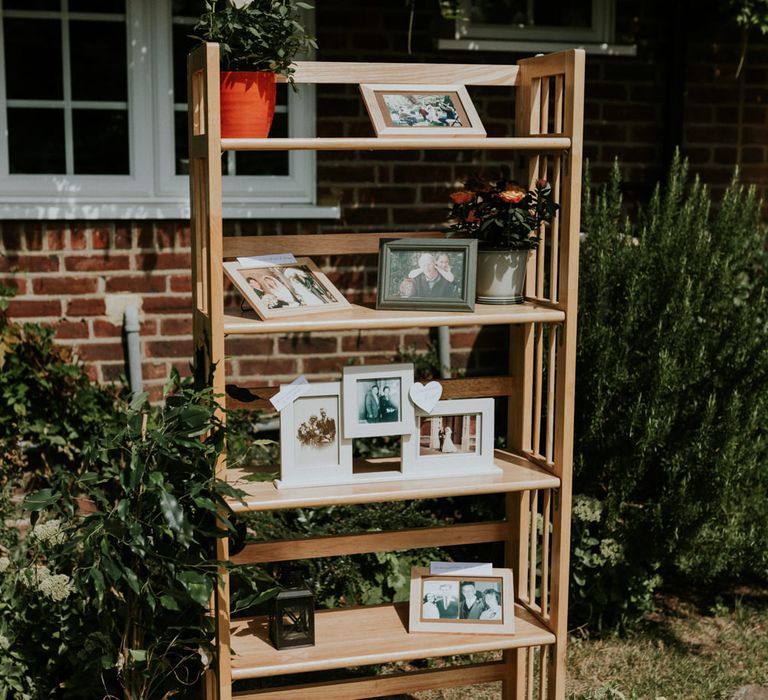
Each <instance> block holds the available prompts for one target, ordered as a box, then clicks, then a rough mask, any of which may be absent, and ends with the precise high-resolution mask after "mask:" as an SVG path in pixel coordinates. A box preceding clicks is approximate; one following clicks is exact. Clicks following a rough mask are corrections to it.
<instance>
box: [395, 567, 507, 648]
mask: <svg viewBox="0 0 768 700" xmlns="http://www.w3.org/2000/svg"><path fill="white" fill-rule="evenodd" d="M513 581H514V576H513V574H512V570H511V569H491V573H490V574H489V575H488V576H474V575H471V576H455V575H432V574H430V572H429V567H426V566H414V567H412V568H411V595H410V602H409V606H408V631H409V632H433V633H434V632H448V633H450V634H505V635H511V634H514V633H515V600H514V589H513ZM469 586H472V589H473V591H474V595H475V598H474V600H477V603H476V604H473V605H472V607H471V608H469V607H468V606H467V604H466V603H468V602H469V599H468V598H465V594H469V593H471V592H472V590H471V589H469ZM442 593H444V594H445V595H444V597H442V595H441V594H442ZM430 598H433V599H430ZM441 598H442V599H441ZM443 600H445V601H446V602H445V603H442V601H443ZM441 603H442V604H441Z"/></svg>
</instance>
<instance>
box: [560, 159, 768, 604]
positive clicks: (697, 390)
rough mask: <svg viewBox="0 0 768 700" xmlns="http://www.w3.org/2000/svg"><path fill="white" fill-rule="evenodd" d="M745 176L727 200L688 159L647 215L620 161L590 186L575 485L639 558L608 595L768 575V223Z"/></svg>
mask: <svg viewBox="0 0 768 700" xmlns="http://www.w3.org/2000/svg"><path fill="white" fill-rule="evenodd" d="M737 175H738V174H737ZM737 175H736V176H735V177H734V180H733V182H732V183H731V185H730V187H729V188H728V190H727V191H726V193H725V194H724V196H723V199H722V202H721V203H720V204H719V206H718V208H717V209H714V208H713V206H712V199H711V195H710V193H709V192H708V190H707V188H706V187H705V186H703V185H702V184H701V183H700V182H699V181H698V179H694V180H693V181H691V179H690V178H689V176H688V166H687V163H686V162H684V161H682V160H681V159H680V158H679V157H677V158H676V159H675V161H674V162H673V164H672V166H671V169H670V172H669V176H668V178H667V180H666V182H665V183H664V185H663V186H659V187H658V188H657V189H656V191H655V193H654V195H653V197H652V199H651V201H650V203H649V204H648V206H647V207H645V208H644V209H642V210H641V211H640V212H639V214H638V217H637V223H636V225H634V226H633V225H631V224H630V222H629V221H628V220H626V219H624V218H623V216H622V213H621V211H622V201H621V194H620V182H619V174H618V167H616V168H615V169H614V173H613V176H612V179H611V182H610V184H609V185H608V186H607V187H605V188H602V189H601V190H599V191H593V190H592V189H591V188H590V187H589V186H587V187H586V188H585V197H584V211H583V230H584V231H585V232H586V237H585V240H584V243H583V246H582V253H581V258H582V259H581V284H580V318H579V339H578V342H579V347H578V359H577V362H578V369H577V382H578V384H577V392H576V396H577V399H576V402H577V405H576V446H575V454H576V465H575V469H576V474H575V478H576V482H575V483H576V490H577V492H581V493H583V494H585V495H587V496H591V497H594V498H597V499H598V500H599V501H600V502H601V504H602V506H601V514H600V517H599V519H598V521H597V522H593V523H592V524H591V525H590V529H591V530H592V532H593V534H594V532H596V531H597V530H598V529H599V532H600V535H599V538H598V539H603V538H610V539H611V540H612V541H614V542H615V543H616V546H617V547H618V548H619V551H620V556H621V559H622V561H623V562H624V563H625V564H626V565H622V566H621V567H619V568H618V569H615V570H614V574H615V575H612V576H609V577H608V579H607V580H605V581H604V586H605V589H604V590H603V592H602V594H601V595H602V600H614V601H615V600H616V596H614V595H611V594H610V592H609V591H608V588H611V587H613V589H614V590H615V591H616V592H617V593H620V592H621V591H622V590H627V588H630V589H636V590H641V589H643V588H644V587H645V588H646V589H647V590H650V588H652V586H649V585H648V584H649V582H651V580H652V577H653V576H654V575H655V572H656V571H657V570H658V571H659V572H660V573H662V574H663V575H664V576H665V577H667V578H669V577H675V576H684V577H685V580H686V581H688V582H708V581H711V580H713V579H716V578H718V577H725V576H728V577H745V576H746V577H760V578H766V577H768V529H766V528H765V523H766V522H768V500H766V497H765V495H766V493H765V484H766V483H768V440H767V439H766V438H767V437H768V436H767V433H766V425H767V423H768V305H767V302H768V279H766V274H765V271H766V270H765V264H766V252H765V248H766V228H765V226H764V224H763V223H762V221H761V202H760V201H759V200H758V198H757V197H756V194H755V192H754V189H751V188H750V189H745V188H743V187H741V186H740V185H739V184H738V182H737ZM576 531H577V532H579V528H577V529H576ZM579 545H580V543H579V542H578V541H577V542H575V544H574V546H575V548H576V551H575V558H574V570H575V571H576V572H578V571H580V570H583V569H584V562H583V561H582V557H581V554H580V552H579V550H578V548H579ZM587 549H589V547H587ZM581 593H583V590H582V591H581ZM575 594H576V595H578V594H579V591H578V590H577V591H575ZM595 600H597V599H595ZM641 607H642V606H641ZM604 612H605V613H606V614H608V615H609V616H610V615H612V614H613V615H615V614H617V613H618V614H621V613H622V612H624V611H622V610H620V609H616V608H615V606H614V607H612V608H610V609H607V610H605V611H604Z"/></svg>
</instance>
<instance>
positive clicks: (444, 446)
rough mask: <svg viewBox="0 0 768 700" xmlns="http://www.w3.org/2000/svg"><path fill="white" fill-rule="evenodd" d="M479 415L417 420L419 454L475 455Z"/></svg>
mask: <svg viewBox="0 0 768 700" xmlns="http://www.w3.org/2000/svg"><path fill="white" fill-rule="evenodd" d="M479 427H480V415H479V414H467V415H458V416H425V417H422V418H420V419H419V454H420V455H421V456H425V455H444V454H477V453H478V450H479V449H480V443H479V440H478V434H479V430H478V429H479Z"/></svg>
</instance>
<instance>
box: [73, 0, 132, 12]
mask: <svg viewBox="0 0 768 700" xmlns="http://www.w3.org/2000/svg"><path fill="white" fill-rule="evenodd" d="M69 11H70V12H102V13H108V14H118V15H122V14H124V13H125V0H69Z"/></svg>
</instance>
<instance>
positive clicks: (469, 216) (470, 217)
mask: <svg viewBox="0 0 768 700" xmlns="http://www.w3.org/2000/svg"><path fill="white" fill-rule="evenodd" d="M473 221H478V218H477V215H476V214H475V210H474V209H472V210H471V211H470V212H469V214H467V223H468V224H471V223H472V222H473Z"/></svg>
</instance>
